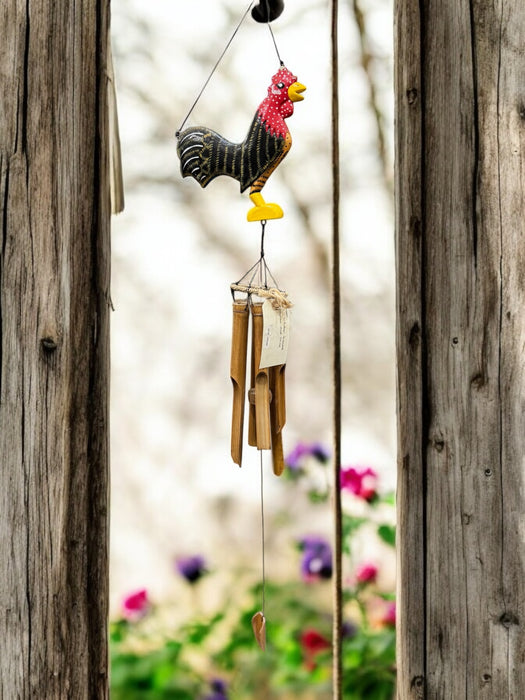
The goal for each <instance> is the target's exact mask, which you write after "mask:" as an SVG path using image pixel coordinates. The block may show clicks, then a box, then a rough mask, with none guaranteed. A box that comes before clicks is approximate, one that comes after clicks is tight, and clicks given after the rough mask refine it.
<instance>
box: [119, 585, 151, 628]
mask: <svg viewBox="0 0 525 700" xmlns="http://www.w3.org/2000/svg"><path fill="white" fill-rule="evenodd" d="M149 607H150V603H149V600H148V592H147V590H146V589H145V588H141V589H140V590H139V591H135V592H133V593H130V594H129V595H127V596H126V597H125V598H124V600H123V601H122V614H123V616H124V617H125V618H126V619H127V620H132V621H134V620H139V619H140V618H141V617H144V615H146V613H147V612H148V610H149Z"/></svg>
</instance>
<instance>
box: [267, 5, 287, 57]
mask: <svg viewBox="0 0 525 700" xmlns="http://www.w3.org/2000/svg"><path fill="white" fill-rule="evenodd" d="M266 16H267V17H268V22H267V24H268V29H269V30H270V35H271V37H272V41H273V45H274V47H275V53H276V54H277V58H278V59H279V63H280V64H281V66H284V63H283V60H282V58H281V54H280V53H279V49H278V48H277V42H276V41H275V36H274V33H273V29H272V25H271V24H270V2H269V0H266Z"/></svg>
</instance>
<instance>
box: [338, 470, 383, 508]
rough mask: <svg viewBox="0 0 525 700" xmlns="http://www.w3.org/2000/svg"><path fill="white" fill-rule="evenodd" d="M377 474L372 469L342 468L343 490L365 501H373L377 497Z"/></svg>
mask: <svg viewBox="0 0 525 700" xmlns="http://www.w3.org/2000/svg"><path fill="white" fill-rule="evenodd" d="M376 486H377V473H376V472H375V471H374V470H373V469H372V467H365V468H363V469H359V468H358V467H347V468H344V467H342V468H341V488H342V489H347V490H348V491H350V493H353V494H354V496H357V497H358V498H362V499H363V500H364V501H371V500H372V499H373V498H374V496H375V495H376Z"/></svg>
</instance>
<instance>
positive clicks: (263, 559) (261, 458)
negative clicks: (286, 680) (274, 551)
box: [259, 450, 266, 617]
mask: <svg viewBox="0 0 525 700" xmlns="http://www.w3.org/2000/svg"><path fill="white" fill-rule="evenodd" d="M259 456H260V474H261V557H262V614H263V617H264V616H265V615H264V610H265V606H266V556H265V555H266V552H265V548H266V543H265V537H264V476H263V453H262V450H259Z"/></svg>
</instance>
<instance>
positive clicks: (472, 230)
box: [396, 0, 525, 700]
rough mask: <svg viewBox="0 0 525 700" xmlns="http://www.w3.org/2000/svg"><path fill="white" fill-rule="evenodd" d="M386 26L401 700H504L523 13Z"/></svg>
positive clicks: (404, 6)
mask: <svg viewBox="0 0 525 700" xmlns="http://www.w3.org/2000/svg"><path fill="white" fill-rule="evenodd" d="M396 18H397V29H396V46H397V54H396V65H397V68H396V119H397V126H396V142H397V143H396V154H397V179H396V183H397V193H396V201H397V221H396V232H397V272H398V301H397V306H398V407H399V414H398V424H399V488H400V496H399V530H400V532H399V565H400V570H399V572H398V574H399V603H400V609H399V614H400V628H399V644H398V653H399V662H398V663H399V683H398V697H399V698H403V699H404V698H412V697H422V698H432V699H433V698H440V699H441V698H443V699H450V700H457V699H458V698H473V699H477V698H498V700H500V699H504V698H516V699H517V698H520V697H522V695H523V688H525V663H524V659H525V634H524V633H523V625H524V624H525V617H524V614H525V610H524V606H525V589H524V587H523V580H524V574H525V551H524V515H525V502H524V498H523V497H524V488H523V487H524V474H525V470H524V466H525V457H524V455H525V370H524V362H523V357H524V351H525V311H524V309H525V305H524V302H525V299H524V295H525V235H524V232H525V195H524V191H525V190H524V185H525V183H524V181H523V175H524V172H523V171H524V163H525V60H524V54H523V46H525V6H524V5H523V3H521V2H520V1H519V0H499V1H498V2H489V3H486V2H482V1H481V0H478V1H476V0H471V1H470V2H468V1H467V0H436V1H435V2H432V3H430V2H413V1H412V0H398V2H397V3H396ZM418 80H419V88H418V86H417V82H418ZM413 90H416V92H413ZM419 100H420V104H418V101H419ZM410 102H412V104H411V106H412V108H414V107H416V109H410V107H409V103H410ZM418 221H420V222H421V224H420V233H419V234H418V235H414V222H418ZM417 226H418V227H419V224H417ZM418 238H420V240H418ZM416 329H420V333H419V332H418V333H416ZM414 339H416V340H417V341H418V343H417V348H416V349H415V348H414ZM421 571H422V575H421V573H420V572H421Z"/></svg>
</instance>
